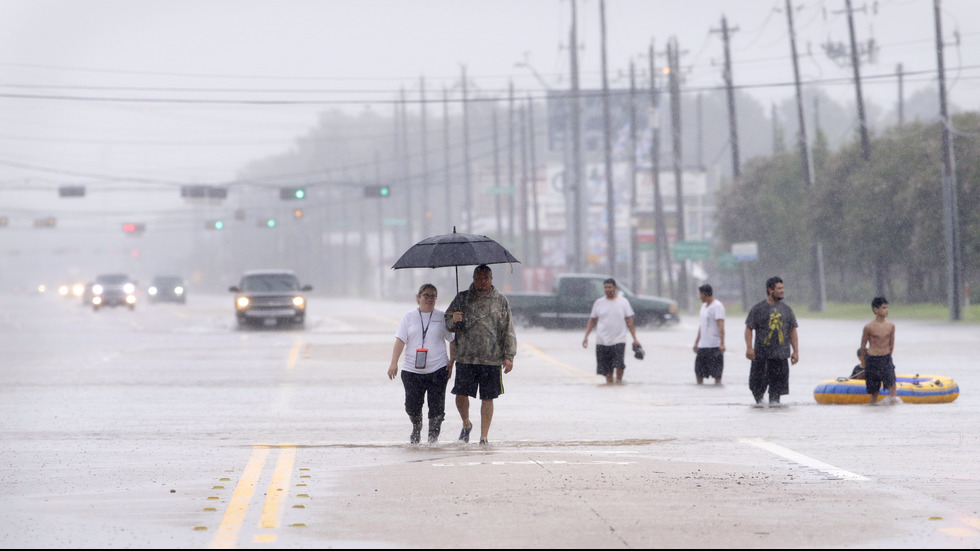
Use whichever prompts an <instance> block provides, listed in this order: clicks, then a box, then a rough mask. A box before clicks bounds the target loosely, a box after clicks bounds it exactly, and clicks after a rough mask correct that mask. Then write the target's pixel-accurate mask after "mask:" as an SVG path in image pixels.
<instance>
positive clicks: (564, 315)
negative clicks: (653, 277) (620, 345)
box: [507, 274, 680, 329]
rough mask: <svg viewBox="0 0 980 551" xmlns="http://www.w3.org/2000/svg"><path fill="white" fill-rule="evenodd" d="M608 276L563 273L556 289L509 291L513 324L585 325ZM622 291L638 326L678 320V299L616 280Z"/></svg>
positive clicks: (559, 277)
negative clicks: (637, 290) (635, 289)
mask: <svg viewBox="0 0 980 551" xmlns="http://www.w3.org/2000/svg"><path fill="white" fill-rule="evenodd" d="M608 277H609V276H604V275H596V274H563V275H560V276H558V281H557V282H556V284H555V290H554V292H553V293H507V300H508V302H510V310H511V314H512V315H513V316H514V324H515V325H519V326H523V327H531V326H535V325H538V326H542V327H551V328H566V329H567V328H583V329H584V328H585V325H586V323H587V322H588V320H589V313H590V312H591V311H592V303H594V302H595V300H596V299H597V298H599V297H601V296H603V295H604V294H605V293H604V291H603V289H602V282H603V281H605V280H606V279H608ZM616 283H617V285H618V286H619V292H620V293H622V294H623V296H625V297H626V300H628V301H629V302H630V305H631V306H632V307H633V312H634V316H633V322H634V323H635V324H636V326H637V327H640V326H644V325H650V324H655V325H664V324H666V323H677V322H679V321H680V318H679V317H678V315H677V303H676V302H674V301H673V300H670V299H666V298H660V297H648V296H638V295H636V294H634V293H633V291H631V290H630V289H629V288H627V287H626V286H625V285H623V284H622V283H620V282H619V281H617V282H616Z"/></svg>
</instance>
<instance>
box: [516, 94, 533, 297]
mask: <svg viewBox="0 0 980 551" xmlns="http://www.w3.org/2000/svg"><path fill="white" fill-rule="evenodd" d="M518 114H519V116H518V120H519V121H520V137H521V139H520V150H521V180H520V182H521V185H520V200H519V201H518V208H517V211H518V221H519V222H520V233H521V252H522V254H523V255H524V259H525V262H527V261H528V259H529V258H530V257H531V253H530V249H531V236H530V235H528V234H529V232H528V224H527V211H528V208H527V204H528V200H527V194H528V189H527V188H528V184H527V179H528V176H527V120H526V118H527V113H526V111H525V109H524V107H523V106H522V107H520V108H519V112H518ZM528 263H529V264H530V262H528ZM521 287H522V288H523V281H522V283H521Z"/></svg>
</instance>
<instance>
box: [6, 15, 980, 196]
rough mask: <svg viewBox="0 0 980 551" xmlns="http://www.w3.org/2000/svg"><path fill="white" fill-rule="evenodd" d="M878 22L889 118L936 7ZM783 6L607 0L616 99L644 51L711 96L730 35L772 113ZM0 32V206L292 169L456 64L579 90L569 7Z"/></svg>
mask: <svg viewBox="0 0 980 551" xmlns="http://www.w3.org/2000/svg"><path fill="white" fill-rule="evenodd" d="M871 4H873V5H874V6H875V9H874V10H871V9H870V7H871ZM871 4H868V8H867V9H864V6H865V4H864V3H859V2H855V3H854V7H855V8H856V9H861V10H862V11H859V12H857V13H856V14H855V30H856V33H857V38H858V40H859V41H860V42H867V41H868V39H871V38H873V39H874V40H875V42H876V44H877V45H878V47H879V50H878V56H877V60H876V62H875V63H874V64H865V65H864V66H863V67H862V73H863V75H864V76H865V77H867V78H868V80H867V81H866V83H865V94H866V97H868V98H873V99H874V101H876V102H879V105H881V106H882V107H883V108H885V109H886V110H890V109H892V108H893V107H894V102H895V101H896V100H897V97H898V87H897V85H896V78H895V72H896V68H897V65H898V64H899V63H902V64H903V69H904V71H905V72H906V74H907V77H906V80H905V93H906V95H909V94H911V93H912V92H914V91H915V90H916V89H919V88H922V87H933V88H934V87H935V74H936V54H935V22H934V18H933V1H932V0H891V1H888V0H879V1H878V2H873V3H871ZM942 4H943V7H944V18H943V20H942V22H943V27H944V34H945V35H946V37H947V42H950V43H952V42H953V41H954V40H955V38H954V33H956V32H958V34H959V39H960V43H959V45H958V46H956V45H954V44H951V45H950V46H949V47H948V48H947V49H946V65H947V70H948V73H947V74H948V78H949V85H950V88H951V94H952V98H953V100H954V101H955V102H957V103H958V104H959V105H960V107H961V108H966V109H977V108H978V105H977V104H978V101H980V100H978V99H977V98H978V97H980V94H978V93H977V92H978V88H980V82H978V76H980V1H977V0H943V2H942ZM785 5H786V2H785V0H689V1H685V2H676V1H669V2H668V1H656V0H608V1H607V2H606V19H607V23H606V27H607V32H608V60H609V65H610V80H611V85H612V86H626V85H628V80H627V79H626V77H625V75H627V74H628V73H627V72H628V67H629V63H630V62H631V61H632V62H634V63H636V64H637V66H638V70H639V71H641V72H642V73H643V74H644V75H645V74H646V68H647V66H648V61H647V59H646V57H645V56H646V53H647V50H648V48H649V46H650V44H651V41H655V44H656V47H657V49H658V51H659V50H662V49H663V47H664V45H665V44H666V42H667V40H668V39H669V38H671V37H676V39H677V40H678V43H679V44H680V48H681V50H682V51H683V52H684V55H683V57H682V64H683V65H684V66H685V71H686V73H685V79H686V81H685V86H687V87H692V88H697V87H703V88H713V87H717V86H719V85H720V84H722V82H723V81H722V76H721V68H720V63H721V61H722V59H723V54H722V41H721V38H720V33H719V32H717V30H718V29H720V27H721V19H722V16H726V17H727V21H728V24H729V26H730V27H733V28H737V31H735V32H734V33H733V35H732V56H733V62H734V78H735V83H736V85H740V86H746V87H748V88H747V91H748V92H749V93H751V94H753V95H755V96H757V97H759V98H760V99H762V100H764V101H766V102H769V101H778V100H781V99H785V98H791V97H792V96H793V87H792V86H791V84H792V79H793V73H792V67H791V65H790V48H789V42H788V35H789V33H788V25H787V17H786V13H785V11H784V8H785ZM599 6H600V4H599V1H598V0H579V4H578V14H579V42H580V62H581V71H582V86H583V87H596V88H597V87H599V86H600V82H601V81H600V67H601V65H600V32H599V21H600V18H599ZM794 6H795V8H796V16H795V26H796V30H797V33H798V35H799V36H798V39H797V48H798V51H799V52H800V53H801V54H806V53H807V52H808V51H809V52H811V53H812V55H808V56H805V57H804V58H803V59H802V60H801V76H802V78H803V79H804V80H806V81H820V82H823V83H824V89H825V90H827V92H828V93H830V94H831V95H833V96H834V97H837V98H841V99H843V100H845V101H849V102H853V100H854V88H853V84H852V81H851V70H850V68H849V67H847V66H841V65H838V64H837V63H835V62H834V61H833V60H831V59H830V58H828V56H827V55H826V54H825V53H824V50H823V48H822V44H823V43H824V42H826V41H828V40H830V41H834V42H843V43H845V44H846V43H847V41H848V32H847V18H846V16H845V15H844V13H843V10H844V6H845V3H844V0H832V1H830V0H828V1H823V0H809V1H802V0H794ZM0 14H2V16H0V75H2V77H0V186H2V187H0V189H3V188H6V189H7V190H10V189H11V188H16V187H20V186H23V185H27V186H37V185H49V186H50V185H55V186H56V185H61V184H72V183H79V184H88V185H92V186H94V185H107V184H106V182H113V181H116V180H117V179H122V180H123V181H133V179H136V178H147V179H149V180H158V181H163V182H173V183H175V185H176V184H180V183H193V182H201V183H214V184H220V183H222V182H225V181H229V180H231V179H233V178H234V177H235V173H236V171H237V170H238V169H240V168H241V166H242V165H243V164H244V163H246V162H247V161H249V160H251V159H254V158H258V157H263V156H268V155H272V154H275V153H277V152H281V151H284V150H287V149H288V148H289V147H290V144H291V142H292V140H293V139H295V138H296V137H297V136H300V135H302V134H303V133H305V132H306V131H308V130H309V129H310V127H312V126H313V125H314V124H315V122H316V117H317V114H318V113H320V112H323V111H324V110H328V109H334V108H338V109H350V110H354V111H359V110H362V109H373V110H376V111H379V112H382V113H387V112H388V111H390V109H391V107H390V105H389V104H388V103H387V102H390V101H391V100H394V99H397V95H398V92H399V90H400V89H402V88H404V89H405V91H406V93H407V94H409V97H411V95H412V94H417V93H418V90H419V86H420V85H419V81H420V78H421V77H425V80H426V89H427V90H428V93H429V94H432V95H433V97H435V96H437V95H441V90H442V88H443V87H453V86H456V85H457V84H458V81H459V77H460V72H461V67H462V66H463V65H465V66H466V70H467V73H468V76H469V77H470V80H471V82H472V83H473V86H474V88H475V92H484V93H489V92H492V91H494V90H504V89H505V88H506V87H507V86H508V85H509V83H510V82H513V83H514V86H515V87H516V88H517V90H518V92H519V93H535V92H540V91H541V89H542V83H541V82H540V81H539V80H543V81H544V83H543V84H545V85H547V86H550V87H556V88H565V87H567V86H568V83H569V79H568V74H569V55H568V54H569V50H568V42H569V26H570V22H571V15H570V14H571V4H570V1H569V0H333V1H331V0H319V1H313V0H166V1H163V0H153V1H151V0H0ZM522 61H527V62H529V63H530V65H531V66H533V67H534V69H535V71H537V72H538V74H539V75H540V77H541V78H540V79H538V78H536V77H535V76H534V75H533V73H532V71H531V70H529V69H527V68H524V67H519V66H516V64H517V63H518V62H522ZM658 61H660V62H662V58H661V59H660V60H658ZM642 78H643V79H645V78H646V77H645V76H644V77H642ZM110 98H114V99H115V100H116V101H108V99H110ZM121 100H133V101H121ZM270 102H272V103H270ZM276 102H279V103H276ZM937 113H938V107H937ZM5 195H6V198H7V199H9V198H10V197H11V195H9V194H5ZM0 197H4V196H2V195H0Z"/></svg>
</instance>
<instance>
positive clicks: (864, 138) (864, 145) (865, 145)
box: [844, 0, 883, 294]
mask: <svg viewBox="0 0 980 551" xmlns="http://www.w3.org/2000/svg"><path fill="white" fill-rule="evenodd" d="M844 5H845V6H847V28H848V32H849V33H850V35H851V66H852V67H853V68H854V91H855V94H857V109H858V122H859V124H860V126H861V157H862V158H863V159H864V160H865V161H868V160H870V159H871V140H870V138H868V119H867V117H866V116H865V114H864V94H862V93H861V62H860V60H859V59H858V47H857V39H856V38H855V36H854V12H853V10H852V9H851V0H844ZM882 286H883V282H882ZM882 291H883V289H880V288H879V289H878V292H879V294H880V293H881V292H882Z"/></svg>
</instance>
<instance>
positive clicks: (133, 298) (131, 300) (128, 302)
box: [126, 294, 136, 304]
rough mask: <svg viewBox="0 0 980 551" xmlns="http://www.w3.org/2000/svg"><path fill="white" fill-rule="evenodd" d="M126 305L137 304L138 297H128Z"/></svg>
mask: <svg viewBox="0 0 980 551" xmlns="http://www.w3.org/2000/svg"><path fill="white" fill-rule="evenodd" d="M126 304H136V295H132V294H130V295H126Z"/></svg>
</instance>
